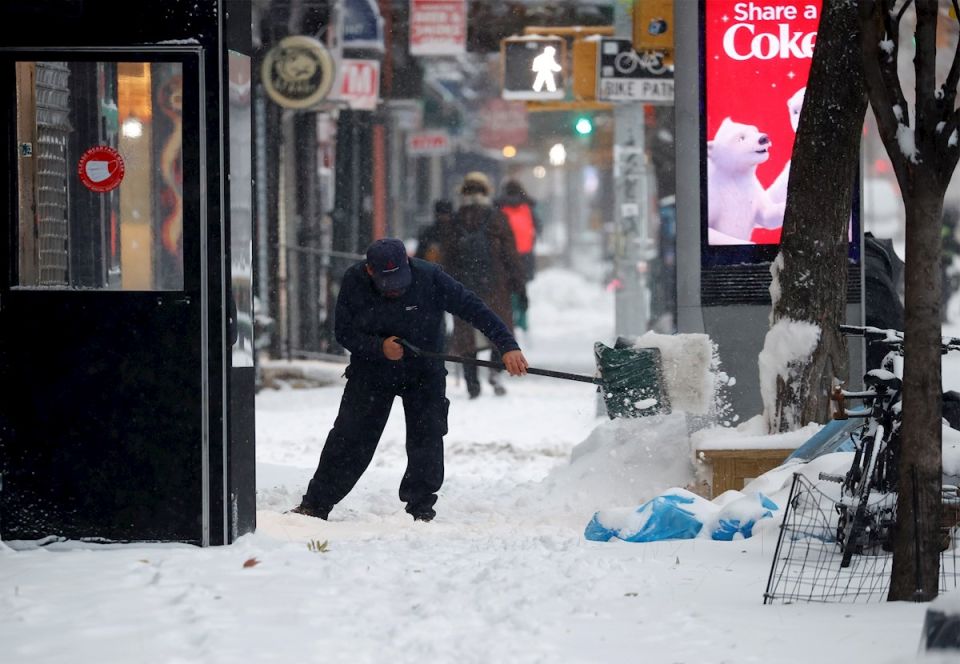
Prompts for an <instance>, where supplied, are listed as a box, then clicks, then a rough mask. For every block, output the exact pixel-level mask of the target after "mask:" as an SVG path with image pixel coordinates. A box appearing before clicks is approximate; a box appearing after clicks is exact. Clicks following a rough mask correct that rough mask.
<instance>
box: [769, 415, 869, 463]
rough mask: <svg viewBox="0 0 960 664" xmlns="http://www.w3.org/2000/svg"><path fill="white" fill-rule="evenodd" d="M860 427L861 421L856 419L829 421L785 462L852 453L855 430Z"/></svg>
mask: <svg viewBox="0 0 960 664" xmlns="http://www.w3.org/2000/svg"><path fill="white" fill-rule="evenodd" d="M861 426H863V420H862V419H861V418H857V417H854V418H850V419H847V420H830V421H829V422H827V423H826V424H824V425H823V428H821V429H820V431H818V432H817V433H815V434H813V435H812V436H810V438H808V439H807V441H806V442H805V443H804V444H803V445H801V446H800V447H798V448H797V449H795V450H794V451H793V453H792V454H791V455H790V456H788V457H787V458H786V461H789V460H791V459H800V460H802V461H810V460H811V459H815V458H817V457H818V456H821V455H823V454H830V453H831V452H853V451H854V449H855V447H854V443H853V439H854V436H857V435H858V434H857V429H858V428H860V427H861Z"/></svg>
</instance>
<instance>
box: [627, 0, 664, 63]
mask: <svg viewBox="0 0 960 664" xmlns="http://www.w3.org/2000/svg"><path fill="white" fill-rule="evenodd" d="M673 2H674V0H634V3H633V47H634V48H635V49H636V50H638V51H665V52H667V54H668V55H671V54H672V53H673Z"/></svg>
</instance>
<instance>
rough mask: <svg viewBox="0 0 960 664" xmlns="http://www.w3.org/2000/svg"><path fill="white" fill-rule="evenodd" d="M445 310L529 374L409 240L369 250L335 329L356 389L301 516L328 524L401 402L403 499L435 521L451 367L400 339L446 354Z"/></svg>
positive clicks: (510, 343) (475, 307) (517, 371)
mask: <svg viewBox="0 0 960 664" xmlns="http://www.w3.org/2000/svg"><path fill="white" fill-rule="evenodd" d="M445 312H449V313H451V314H453V315H454V316H457V317H459V319H462V320H464V321H466V322H467V323H469V324H470V325H472V326H473V327H475V328H476V329H478V330H479V331H480V332H482V333H483V334H484V335H486V336H487V338H488V339H490V341H491V342H492V343H493V344H494V346H496V348H497V349H498V350H499V351H500V353H501V354H502V357H503V363H504V365H505V367H506V369H507V371H508V372H509V373H510V375H511V376H521V375H523V374H525V373H526V370H527V360H526V358H525V357H524V356H523V353H522V352H521V351H520V347H519V345H518V344H517V340H516V339H515V338H514V337H513V334H511V333H510V330H509V329H508V327H507V326H506V325H505V324H504V322H503V321H502V320H501V319H500V318H499V317H498V316H497V315H496V314H495V313H494V312H493V311H491V310H490V308H489V307H488V306H487V305H486V304H484V302H483V301H482V300H481V299H480V298H479V297H477V296H476V295H475V294H474V293H472V292H470V291H469V290H467V289H466V288H464V286H463V284H461V283H459V282H457V281H456V280H455V279H453V278H452V277H450V275H448V274H447V273H446V272H444V271H443V269H442V268H440V267H439V266H438V265H436V264H434V263H429V262H427V261H423V260H420V259H417V258H411V259H408V258H407V251H406V248H405V247H404V245H403V242H401V241H400V240H397V239H394V238H387V239H383V240H377V241H376V242H374V243H373V244H371V245H370V247H369V248H368V249H367V259H366V261H365V262H359V263H356V264H354V265H353V266H351V267H350V268H348V269H347V271H346V273H345V274H344V276H343V281H342V284H341V287H340V294H339V295H338V297H337V305H336V322H335V331H336V338H337V341H338V342H340V344H341V345H343V347H344V348H346V349H347V350H349V351H350V364H349V366H348V367H347V370H346V377H347V384H346V387H345V388H344V390H343V398H342V400H341V402H340V412H339V413H338V414H337V419H336V421H335V422H334V424H333V429H332V430H331V431H330V433H329V435H328V436H327V441H326V443H325V444H324V446H323V452H322V453H321V454H320V463H319V464H318V466H317V471H316V473H315V474H314V476H313V479H312V480H310V484H309V485H308V487H307V492H306V493H305V494H304V496H303V499H302V501H301V502H300V505H299V506H297V507H295V508H294V509H293V510H291V511H292V512H294V513H296V514H304V515H306V516H312V517H318V518H321V519H326V518H327V516H328V514H329V513H330V510H331V509H333V507H334V505H336V504H337V503H339V502H340V501H341V500H343V498H344V497H345V496H346V495H347V494H348V493H349V492H350V490H351V489H353V487H354V485H355V484H356V483H357V481H358V480H359V479H360V476H361V475H362V474H363V472H364V471H365V470H366V469H367V466H368V465H369V464H370V461H371V459H372V458H373V453H374V451H375V450H376V448H377V444H378V443H379V442H380V436H381V435H382V433H383V428H384V426H385V425H386V423H387V417H388V416H389V415H390V409H391V406H392V405H393V399H394V397H397V396H399V397H400V398H401V399H402V401H403V410H404V416H405V419H406V425H407V469H406V472H404V474H403V480H402V481H401V482H400V500H401V501H403V502H405V503H406V511H407V512H408V513H409V514H411V515H412V516H413V518H414V519H416V520H419V521H430V520H431V519H432V518H433V517H434V516H435V515H436V512H435V511H434V509H433V506H434V504H435V503H436V501H437V491H438V490H439V489H440V486H441V484H442V483H443V436H444V434H446V433H447V410H448V408H449V406H450V402H449V401H448V400H447V398H446V396H445V391H446V385H447V381H446V373H447V372H446V369H445V368H444V363H443V360H439V359H433V358H426V357H422V356H413V355H412V354H410V353H408V352H405V351H404V347H403V346H401V345H400V344H399V343H397V342H398V339H403V340H406V341H409V342H410V343H411V344H413V345H414V346H417V347H419V348H420V349H422V350H424V351H431V352H435V353H439V352H442V351H443V341H444V337H443V335H444V313H445Z"/></svg>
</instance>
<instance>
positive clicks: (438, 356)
mask: <svg viewBox="0 0 960 664" xmlns="http://www.w3.org/2000/svg"><path fill="white" fill-rule="evenodd" d="M397 343H398V344H400V345H401V346H403V347H404V348H406V349H407V350H409V351H410V352H411V353H413V354H414V355H419V356H421V357H428V358H431V359H435V360H444V361H445V362H457V363H459V364H473V365H475V366H478V367H490V368H491V369H504V368H506V367H504V366H503V363H502V362H490V361H489V360H478V359H477V358H475V357H461V356H459V355H447V354H446V353H433V352H430V351H428V350H420V349H419V348H417V347H416V346H414V345H413V344H412V343H410V342H409V341H407V340H406V339H399V338H398V339H397ZM527 373H529V374H534V375H536V376H548V377H550V378H562V379H564V380H575V381H579V382H581V383H593V384H594V385H600V384H601V379H600V378H597V377H595V376H583V375H581V374H573V373H567V372H565V371H553V370H552V369H537V368H536V367H527Z"/></svg>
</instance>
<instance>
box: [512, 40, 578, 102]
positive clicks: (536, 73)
mask: <svg viewBox="0 0 960 664" xmlns="http://www.w3.org/2000/svg"><path fill="white" fill-rule="evenodd" d="M566 45H567V43H566V41H565V40H564V39H563V38H561V37H545V36H542V35H530V36H524V37H508V38H506V39H503V40H501V41H500V51H501V62H502V63H503V93H502V95H501V96H502V97H503V98H504V99H526V100H529V101H546V100H551V99H564V98H565V97H566V95H567V91H566V74H567V72H566V69H567V48H566Z"/></svg>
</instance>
